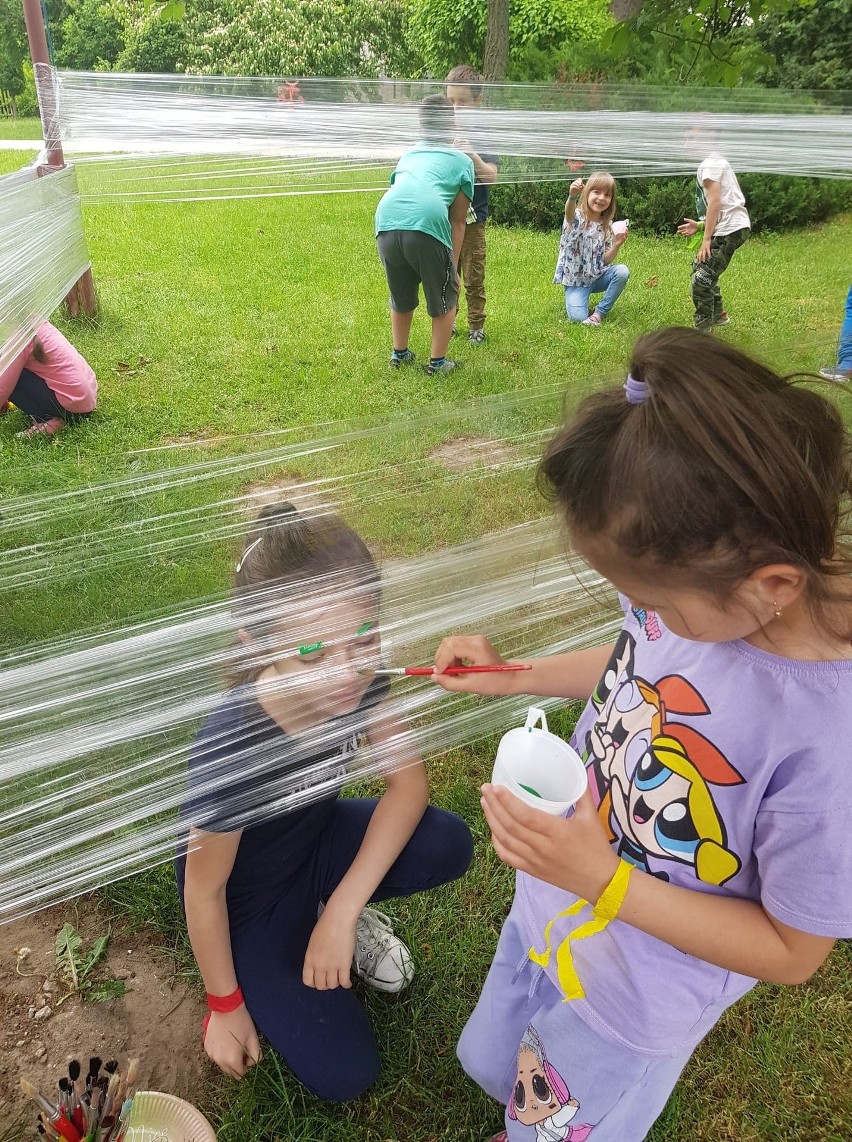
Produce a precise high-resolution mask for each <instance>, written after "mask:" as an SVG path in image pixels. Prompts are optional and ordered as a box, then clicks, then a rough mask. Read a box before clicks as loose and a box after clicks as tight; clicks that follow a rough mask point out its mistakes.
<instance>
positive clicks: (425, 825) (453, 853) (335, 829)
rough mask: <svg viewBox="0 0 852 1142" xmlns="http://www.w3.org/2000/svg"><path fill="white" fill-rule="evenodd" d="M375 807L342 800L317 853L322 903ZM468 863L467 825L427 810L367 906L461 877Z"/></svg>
mask: <svg viewBox="0 0 852 1142" xmlns="http://www.w3.org/2000/svg"><path fill="white" fill-rule="evenodd" d="M377 804H378V802H377V801H376V800H375V799H373V798H355V797H342V798H341V799H340V800H339V801H338V802H337V804H336V806H335V810H336V811H335V815H334V817H333V818H332V820H331V822H330V823H329V825H328V827H327V828H326V830H325V833H324V834H323V838H322V841H321V843H320V849H319V851H318V854H317V857H318V869H319V878H320V886H321V892H322V898H323V899H327V898H328V897H329V896H330V895H331V893H332V892H334V890H335V888H336V887H337V886H338V884H339V883H340V881H341V880H342V879H343V877H344V876H345V875H346V873H347V872H348V871H349V868H350V866H351V865H352V862H353V860H354V859H355V857H356V856H357V854H358V850H359V849H360V847H361V843H362V842H363V840H364V835H365V833H366V832H367V826H368V825H369V824H370V821H371V819H372V816H373V812H374V810H375V808H376V805H377ZM472 858H473V840H472V838H471V835H470V829H469V828H468V826H467V824H466V823H465V822H464V821H463V820H462V819H461V817H457V816H456V815H455V813H448V812H447V811H446V810H444V809H436V808H435V806H434V805H430V806H429V807H428V808H427V810H426V812H425V813H424V814H423V816H422V818H421V820H420V823H419V825H418V826H417V828H416V829H415V830H414V832H413V834H412V835H411V838H410V840H409V841H408V843H407V844H406V846H405V848H404V849H403V850H402V852H401V853H400V854H399V856H398V857H397V858H396V860H395V861H394V863H393V864H392V865H391V867H390V868H389V869H388V871H387V873H386V874H385V875H384V877H383V878H382V881H381V883H380V884H379V886H378V888H377V889H376V891H375V892H374V893H373V895H372V896H371V897H370V899H371V901H381V900H390V899H392V898H393V897H396V896H413V895H414V893H416V892H425V891H427V890H428V889H430V888H437V887H438V886H439V885H441V884H448V883H449V882H450V881H452V880H457V879H458V878H459V877H460V876H463V875H464V874H465V872H467V869H468V867H469V865H470V862H471V860H472Z"/></svg>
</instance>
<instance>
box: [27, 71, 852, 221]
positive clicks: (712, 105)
mask: <svg viewBox="0 0 852 1142" xmlns="http://www.w3.org/2000/svg"><path fill="white" fill-rule="evenodd" d="M40 66H41V69H42V70H43V71H44V76H43V77H42V78H43V82H44V83H45V85H46V86H47V87H48V89H49V91H50V92H51V94H52V93H53V92H54V90H55V92H56V101H57V108H58V111H57V121H58V123H59V127H60V132H61V136H62V143H63V146H64V147H65V149H66V151H67V153H69V154H72V155H74V156H76V159H77V161H78V162H79V163H80V164H82V165H83V166H84V168H85V170H84V174H83V175H82V176H81V177H82V180H83V192H84V195H85V196H87V197H92V198H95V199H99V200H104V201H109V200H112V199H116V198H119V199H131V200H138V201H191V200H205V199H220V198H240V197H257V196H275V195H287V194H305V193H323V192H328V191H336V192H344V191H358V190H382V189H384V188H385V187H386V186H387V168H388V167H389V166H393V164H394V163H395V162H396V161H397V160H398V158H399V157H400V155H401V154H402V152H403V151H404V150H405V149H406V148H407V147H410V146H413V145H414V144H415V143H417V142H419V141H420V140H421V132H420V128H419V124H418V114H417V104H418V102H419V101H420V100H421V99H422V98H423V97H424V96H425V95H429V94H440V93H443V92H444V87H443V85H441V84H437V83H434V82H428V83H414V82H397V81H394V80H360V79H354V78H351V79H337V80H336V79H314V78H307V79H304V78H303V79H292V80H289V79H278V78H265V79H264V78H257V79H247V78H228V77H221V76H188V75H179V76H176V75H171V76H165V75H124V74H117V73H111V72H97V73H88V72H65V71H60V72H58V73H52V72H50V71H49V70H48V69H46V68H44V65H40ZM848 111H849V108H848V107H845V106H843V105H838V104H836V103H834V104H832V105H825V104H821V103H818V102H816V101H815V100H814V99H811V98H809V97H807V96H804V95H802V96H793V95H791V94H790V93H777V92H764V93H756V92H747V93H736V94H732V93H729V92H718V91H712V92H709V93H708V92H707V91H703V90H701V89H688V88H687V89H680V90H678V91H675V92H672V91H671V90H664V89H654V88H650V89H648V88H630V87H608V86H606V85H571V86H570V87H569V86H560V85H542V84H489V85H485V86H484V88H483V102H482V105H481V106H480V107H477V108H474V109H461V108H460V109H458V111H457V113H456V128H457V132H458V139H459V141H460V145H467V144H469V145H470V146H471V147H473V148H475V149H476V150H477V151H478V152H480V153H484V154H494V155H499V156H500V158H501V160H502V167H501V179H502V180H503V181H517V182H535V181H540V180H560V179H562V180H564V179H566V178H571V177H574V173H575V172H576V171H577V170H584V171H586V172H588V171H590V170H594V169H596V168H598V167H603V168H605V169H607V170H609V171H611V172H612V173H613V174H614V175H616V176H617V177H621V178H624V177H633V176H639V175H674V174H684V175H686V174H693V173H694V171H695V168H696V166H697V164H698V162H699V161H700V159H701V158H703V157H704V156H705V155H706V154H707V153H708V152H709V151H711V150H719V151H722V152H723V153H724V154H725V156H726V158H728V160H729V161H730V162H731V164H732V166H733V167H734V169H735V170H737V171H758V172H767V173H778V174H793V175H803V176H808V177H835V178H848V177H850V174H852V132H850V129H849V117H848Z"/></svg>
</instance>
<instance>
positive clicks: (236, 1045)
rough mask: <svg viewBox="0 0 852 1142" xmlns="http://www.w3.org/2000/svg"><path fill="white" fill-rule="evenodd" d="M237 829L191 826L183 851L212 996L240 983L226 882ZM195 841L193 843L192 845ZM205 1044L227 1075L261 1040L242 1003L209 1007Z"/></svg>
mask: <svg viewBox="0 0 852 1142" xmlns="http://www.w3.org/2000/svg"><path fill="white" fill-rule="evenodd" d="M240 836H241V833H240V832H239V831H236V832H231V833H207V832H200V831H199V830H197V829H193V830H192V832H191V833H190V841H189V843H190V849H189V852H188V853H187V856H186V878H185V882H184V908H185V910H186V926H187V928H188V929H189V942H190V943H191V944H192V951H193V954H194V955H195V962H196V963H197V964H198V970H199V971H200V972H201V978H202V979H203V980H204V987H205V990H206V991H207V992H208V993H209V994H210V995H222V996H224V995H231V994H232V992H234V991H236V989H237V986H238V981H237V976H236V972H235V971H234V959H233V956H232V954H231V934H230V930H229V927H228V906H227V903H226V899H225V887H226V885H227V883H228V877H229V876H230V875H231V869H232V868H233V867H234V859H235V857H236V855H237V846H238V845H239V843H240ZM193 846H195V847H193ZM204 1049H205V1051H206V1052H207V1054H208V1055H209V1056H210V1058H211V1059H212V1060H213V1062H214V1063H216V1064H217V1066H219V1067H221V1068H222V1070H223V1071H224V1072H225V1074H226V1075H230V1076H231V1078H235V1079H237V1078H241V1077H242V1076H243V1075H244V1074H245V1073H246V1071H247V1070H248V1068H249V1067H250V1066H252V1065H253V1064H254V1063H256V1062H257V1061H258V1059H259V1058H260V1042H259V1041H258V1037H257V1031H256V1030H255V1026H254V1023H253V1022H252V1018H251V1016H250V1015H249V1013H248V1010H247V1009H246V1006H245V1004H241V1005H240V1006H239V1007H238V1008H237V1009H236V1011H231V1012H228V1013H223V1012H213V1013H212V1014H211V1016H210V1022H209V1024H208V1027H207V1034H206V1035H205V1037H204Z"/></svg>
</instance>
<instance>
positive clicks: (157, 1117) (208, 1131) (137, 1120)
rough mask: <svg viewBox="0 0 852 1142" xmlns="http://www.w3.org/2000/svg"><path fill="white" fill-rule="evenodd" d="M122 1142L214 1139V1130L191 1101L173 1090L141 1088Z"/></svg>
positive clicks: (182, 1141) (202, 1140)
mask: <svg viewBox="0 0 852 1142" xmlns="http://www.w3.org/2000/svg"><path fill="white" fill-rule="evenodd" d="M125 1142H216V1134H215V1131H214V1130H213V1127H212V1126H211V1125H210V1123H209V1122H208V1121H207V1119H206V1118H205V1117H204V1115H203V1114H202V1113H201V1111H200V1110H197V1109H196V1108H195V1107H194V1106H193V1105H192V1104H191V1103H189V1102H184V1100H183V1099H182V1098H178V1097H177V1096H176V1095H173V1094H161V1093H160V1092H159V1091H156V1090H141V1091H139V1093H138V1094H137V1095H136V1097H135V1098H134V1099H133V1110H132V1112H131V1115H130V1121H129V1123H128V1126H127V1133H126V1134H125Z"/></svg>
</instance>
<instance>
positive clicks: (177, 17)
mask: <svg viewBox="0 0 852 1142" xmlns="http://www.w3.org/2000/svg"><path fill="white" fill-rule="evenodd" d="M185 12H186V4H185V3H184V2H183V0H172V2H170V3H168V4H166V5H165V6H164V7H163V8H162V9H161V11H160V19H161V20H162V22H163V23H164V24H179V23H180V22H181V20H182V19H183V17H184V14H185Z"/></svg>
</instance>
